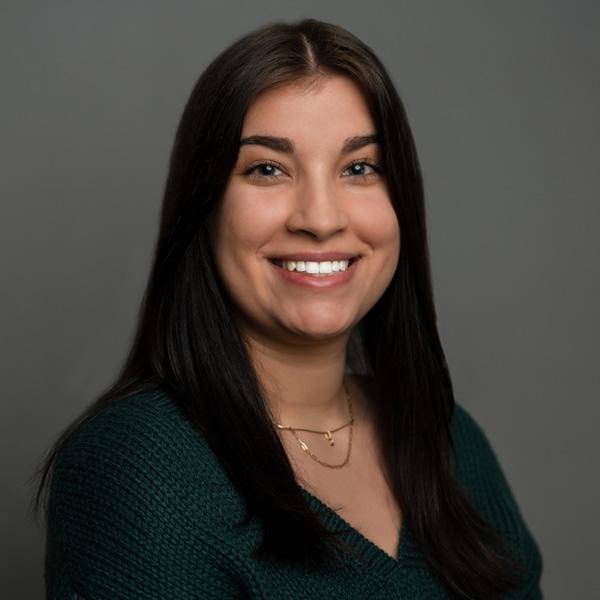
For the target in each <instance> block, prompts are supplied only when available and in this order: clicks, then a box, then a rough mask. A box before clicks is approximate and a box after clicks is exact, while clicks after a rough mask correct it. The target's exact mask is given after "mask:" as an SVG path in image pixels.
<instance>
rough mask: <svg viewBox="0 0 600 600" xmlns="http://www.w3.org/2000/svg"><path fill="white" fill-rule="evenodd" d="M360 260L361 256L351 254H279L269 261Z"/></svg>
mask: <svg viewBox="0 0 600 600" xmlns="http://www.w3.org/2000/svg"><path fill="white" fill-rule="evenodd" d="M351 258H360V254H352V253H350V252H297V253H296V254H278V255H277V256H269V260H296V261H297V260H302V261H304V262H306V261H312V262H323V261H326V260H349V259H351Z"/></svg>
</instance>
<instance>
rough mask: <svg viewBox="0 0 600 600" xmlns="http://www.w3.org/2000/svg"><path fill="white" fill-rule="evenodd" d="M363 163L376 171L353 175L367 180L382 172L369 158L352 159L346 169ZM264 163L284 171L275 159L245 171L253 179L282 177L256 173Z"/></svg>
mask: <svg viewBox="0 0 600 600" xmlns="http://www.w3.org/2000/svg"><path fill="white" fill-rule="evenodd" d="M363 164H364V165H368V166H369V167H371V168H372V169H373V171H374V173H367V174H366V175H354V176H353V177H356V178H358V179H365V180H366V179H369V178H370V177H376V176H377V175H379V174H380V173H381V167H380V166H379V165H378V164H377V163H376V162H373V161H372V160H371V159H369V158H359V159H357V160H354V161H352V162H351V163H350V164H349V165H348V166H347V167H346V168H345V169H344V171H347V170H348V169H351V168H352V167H353V166H354V165H363ZM264 165H271V166H273V167H276V168H278V169H279V170H280V171H283V168H282V166H281V165H280V164H279V163H277V162H275V161H273V160H265V161H263V162H260V163H258V164H255V165H252V166H251V167H249V168H248V169H246V171H244V175H247V176H248V175H251V176H252V178H253V179H269V180H277V179H279V178H280V177H281V175H257V174H256V173H255V171H256V169H258V168H259V167H263V166H264Z"/></svg>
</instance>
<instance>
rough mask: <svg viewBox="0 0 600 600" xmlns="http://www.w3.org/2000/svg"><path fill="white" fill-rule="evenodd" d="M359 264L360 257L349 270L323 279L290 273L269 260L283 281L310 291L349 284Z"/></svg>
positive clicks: (325, 276) (296, 272)
mask: <svg viewBox="0 0 600 600" xmlns="http://www.w3.org/2000/svg"><path fill="white" fill-rule="evenodd" d="M303 256H306V255H303ZM328 256H331V255H328ZM284 260H293V259H284ZM298 260H302V259H298ZM321 260H323V259H321ZM334 260H336V259H334ZM359 262H360V257H358V258H357V260H355V261H353V262H352V263H351V264H350V265H348V268H347V269H346V270H345V271H338V272H337V273H334V274H333V275H323V276H321V277H315V276H314V275H307V274H306V273H305V272H304V271H301V272H299V271H288V270H287V269H284V268H283V267H280V266H278V265H276V264H275V263H273V262H271V260H269V263H270V264H271V266H272V267H273V269H275V271H276V273H277V274H278V276H279V277H281V280H282V281H284V282H286V283H292V284H295V285H299V286H302V287H306V288H310V289H329V288H332V287H337V286H339V285H343V284H345V283H347V282H348V281H350V279H351V278H352V276H353V275H354V272H355V271H356V268H357V266H358V263H359Z"/></svg>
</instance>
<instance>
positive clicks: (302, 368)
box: [245, 334, 351, 430]
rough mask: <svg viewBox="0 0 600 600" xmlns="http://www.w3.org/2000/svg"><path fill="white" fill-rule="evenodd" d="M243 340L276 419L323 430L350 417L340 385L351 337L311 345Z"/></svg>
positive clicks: (292, 424) (247, 338)
mask: <svg viewBox="0 0 600 600" xmlns="http://www.w3.org/2000/svg"><path fill="white" fill-rule="evenodd" d="M245 338H246V340H247V347H248V351H249V354H250V357H251V360H252V362H253V364H254V366H255V368H256V372H257V376H258V378H259V380H260V383H261V385H262V387H263V390H264V393H265V395H266V401H267V403H268V405H269V410H270V412H271V415H272V418H273V421H274V422H275V423H279V424H281V425H291V426H292V427H305V428H308V429H319V430H323V429H329V428H335V427H339V426H340V425H341V424H343V423H345V422H346V421H347V420H348V400H347V396H346V392H345V390H344V385H343V384H344V371H345V364H346V348H347V342H348V338H349V335H345V336H344V337H342V338H336V339H334V340H327V341H321V342H319V343H318V344H310V345H290V344H281V342H278V341H274V340H271V339H269V340H265V339H264V338H260V337H259V336H257V335H256V334H253V335H249V334H246V336H245ZM346 389H348V392H349V393H351V392H350V388H349V387H348V386H347V387H346Z"/></svg>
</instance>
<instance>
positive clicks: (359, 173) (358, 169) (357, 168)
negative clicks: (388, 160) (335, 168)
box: [344, 158, 381, 179]
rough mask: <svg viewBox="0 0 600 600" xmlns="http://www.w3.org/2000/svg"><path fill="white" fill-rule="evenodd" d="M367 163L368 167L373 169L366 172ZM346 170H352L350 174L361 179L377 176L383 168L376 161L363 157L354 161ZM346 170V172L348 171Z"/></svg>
mask: <svg viewBox="0 0 600 600" xmlns="http://www.w3.org/2000/svg"><path fill="white" fill-rule="evenodd" d="M365 165H366V167H367V168H368V169H371V172H370V173H369V172H367V173H365V172H364V171H365ZM346 171H350V174H351V175H352V176H353V177H354V178H356V177H358V178H359V179H369V178H372V177H377V176H378V175H379V174H380V173H381V168H380V167H379V165H378V164H377V163H375V162H373V161H372V160H370V159H366V158H361V159H359V160H356V161H354V162H353V163H352V164H351V165H350V166H349V167H348V168H347V169H346ZM346 171H344V173H345V172H346Z"/></svg>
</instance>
